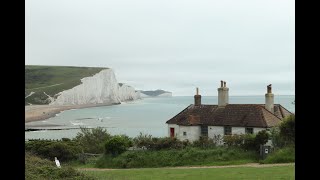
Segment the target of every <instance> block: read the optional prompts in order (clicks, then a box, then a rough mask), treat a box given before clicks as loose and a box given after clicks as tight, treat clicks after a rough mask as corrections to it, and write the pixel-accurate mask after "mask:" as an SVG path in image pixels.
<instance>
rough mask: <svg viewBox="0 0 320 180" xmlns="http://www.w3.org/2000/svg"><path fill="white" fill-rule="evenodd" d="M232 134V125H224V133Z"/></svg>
mask: <svg viewBox="0 0 320 180" xmlns="http://www.w3.org/2000/svg"><path fill="white" fill-rule="evenodd" d="M231 134H232V131H231V127H230V126H225V127H224V135H231Z"/></svg>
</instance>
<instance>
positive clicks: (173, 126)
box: [168, 124, 179, 137]
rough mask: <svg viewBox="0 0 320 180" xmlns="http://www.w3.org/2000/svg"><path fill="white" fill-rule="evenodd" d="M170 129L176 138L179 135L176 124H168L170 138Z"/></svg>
mask: <svg viewBox="0 0 320 180" xmlns="http://www.w3.org/2000/svg"><path fill="white" fill-rule="evenodd" d="M170 128H174V136H175V137H177V136H178V133H179V126H178V125H176V124H168V137H170Z"/></svg>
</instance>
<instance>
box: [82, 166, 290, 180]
mask: <svg viewBox="0 0 320 180" xmlns="http://www.w3.org/2000/svg"><path fill="white" fill-rule="evenodd" d="M83 172H84V173H85V174H88V175H91V176H94V177H95V178H97V179H119V180H121V179H130V180H135V179H137V180H138V179H139V180H140V179H142V180H143V179H153V180H157V179H183V180H189V179H194V180H199V179H246V180H247V179H254V180H255V179H266V180H270V179H295V174H294V166H292V165H290V166H278V167H263V168H262V167H259V168H255V167H237V168H217V169H165V168H161V169H135V170H112V171H83Z"/></svg>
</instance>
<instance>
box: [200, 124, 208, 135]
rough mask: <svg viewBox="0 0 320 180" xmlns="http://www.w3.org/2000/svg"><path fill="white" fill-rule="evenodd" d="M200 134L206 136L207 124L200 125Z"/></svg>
mask: <svg viewBox="0 0 320 180" xmlns="http://www.w3.org/2000/svg"><path fill="white" fill-rule="evenodd" d="M201 136H208V126H201Z"/></svg>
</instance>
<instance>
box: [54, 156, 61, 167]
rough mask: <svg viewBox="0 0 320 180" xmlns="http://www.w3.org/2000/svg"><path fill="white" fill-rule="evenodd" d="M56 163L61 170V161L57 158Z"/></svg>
mask: <svg viewBox="0 0 320 180" xmlns="http://www.w3.org/2000/svg"><path fill="white" fill-rule="evenodd" d="M54 159H55V160H54V161H55V162H56V165H57V167H58V168H61V166H60V162H59V160H58V159H57V157H54Z"/></svg>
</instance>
